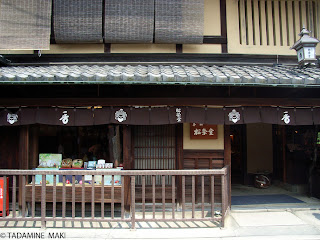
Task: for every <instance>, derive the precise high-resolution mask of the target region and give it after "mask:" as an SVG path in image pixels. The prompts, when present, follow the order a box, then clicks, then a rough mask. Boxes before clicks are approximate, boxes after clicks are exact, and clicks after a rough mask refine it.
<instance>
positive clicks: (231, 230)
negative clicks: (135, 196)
mask: <svg viewBox="0 0 320 240" xmlns="http://www.w3.org/2000/svg"><path fill="white" fill-rule="evenodd" d="M225 224H226V226H225V228H220V227H219V226H217V225H215V224H214V223H211V222H186V223H183V222H178V223H163V222H157V223H146V222H141V223H137V229H136V230H131V229H130V227H129V225H128V224H126V223H121V224H119V223H83V224H80V223H78V224H76V223H75V224H72V223H70V222H66V223H65V224H62V223H57V224H56V225H55V226H54V225H53V223H48V224H47V225H48V228H47V229H45V230H43V229H41V228H40V223H38V222H37V223H21V222H19V223H6V224H5V225H3V224H2V225H1V228H0V239H1V238H2V239H68V240H72V239H143V240H145V239H198V240H202V239H223V240H229V239H249V240H251V239H281V240H282V239H283V240H287V239H288V240H289V239H290V240H292V239H320V207H319V208H290V209H285V208H277V209H254V208H253V209H251V210H248V209H235V210H232V211H231V213H230V215H229V216H228V217H227V218H226V223H225Z"/></svg>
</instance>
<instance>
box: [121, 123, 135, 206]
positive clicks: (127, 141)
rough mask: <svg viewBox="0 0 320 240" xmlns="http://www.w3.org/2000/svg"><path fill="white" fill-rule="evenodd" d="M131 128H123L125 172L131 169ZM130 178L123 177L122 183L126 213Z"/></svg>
mask: <svg viewBox="0 0 320 240" xmlns="http://www.w3.org/2000/svg"><path fill="white" fill-rule="evenodd" d="M131 136H132V134H131V127H130V126H126V125H125V126H123V146H122V147H123V168H124V169H125V170H130V169H132V159H133V156H132V143H131ZM130 186H131V185H130V176H125V177H124V182H123V183H122V187H123V188H124V207H125V209H126V210H127V211H129V210H130V204H131V201H130V198H131V195H130V192H131V187H130Z"/></svg>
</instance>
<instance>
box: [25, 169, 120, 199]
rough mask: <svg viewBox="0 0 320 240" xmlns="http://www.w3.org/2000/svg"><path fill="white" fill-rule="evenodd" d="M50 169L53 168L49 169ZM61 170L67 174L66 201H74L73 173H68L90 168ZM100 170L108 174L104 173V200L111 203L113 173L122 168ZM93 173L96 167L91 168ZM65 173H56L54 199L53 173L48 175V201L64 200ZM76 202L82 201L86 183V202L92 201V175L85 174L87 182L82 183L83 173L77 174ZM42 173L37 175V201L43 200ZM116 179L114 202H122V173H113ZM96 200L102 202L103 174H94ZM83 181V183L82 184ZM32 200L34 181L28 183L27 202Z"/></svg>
mask: <svg viewBox="0 0 320 240" xmlns="http://www.w3.org/2000/svg"><path fill="white" fill-rule="evenodd" d="M35 170H48V168H36V169H35ZM49 170H52V168H51V169H49ZM59 170H60V171H61V172H64V174H63V175H64V176H65V181H66V182H65V188H66V189H65V202H72V179H73V178H72V175H69V174H68V170H88V169H74V168H66V169H61V168H60V169H59ZM98 170H99V171H104V172H105V173H106V174H105V175H104V200H103V202H105V203H111V202H112V199H111V191H112V173H113V172H115V171H121V169H116V168H114V169H98ZM90 171H92V173H93V175H94V172H95V169H91V170H90ZM63 175H56V197H55V200H54V197H53V190H54V188H53V175H46V202H54V201H56V202H63ZM74 177H75V178H74V179H75V185H74V192H75V196H74V197H75V202H82V187H83V184H84V202H92V201H91V197H92V183H93V181H92V175H84V180H85V182H83V183H82V175H75V176H74ZM41 180H42V175H36V176H35V190H34V191H35V202H40V201H41V190H42V189H41V188H42V187H41V186H42V184H41V183H42V181H41ZM113 180H114V183H113V184H114V199H113V202H115V203H120V202H121V188H122V185H121V175H113ZM94 182H95V184H94V201H93V202H96V203H97V202H101V201H102V195H101V190H102V185H101V182H102V176H101V175H94ZM80 183H81V184H80ZM31 201H32V183H29V184H26V202H27V203H28V202H31Z"/></svg>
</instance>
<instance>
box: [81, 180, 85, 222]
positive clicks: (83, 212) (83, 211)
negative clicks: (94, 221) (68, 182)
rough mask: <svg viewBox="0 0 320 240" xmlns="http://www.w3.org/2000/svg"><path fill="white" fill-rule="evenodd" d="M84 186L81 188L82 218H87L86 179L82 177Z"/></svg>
mask: <svg viewBox="0 0 320 240" xmlns="http://www.w3.org/2000/svg"><path fill="white" fill-rule="evenodd" d="M81 181H82V186H81V217H82V218H85V210H86V203H85V197H86V195H85V179H84V175H82V179H81Z"/></svg>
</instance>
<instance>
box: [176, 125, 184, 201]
mask: <svg viewBox="0 0 320 240" xmlns="http://www.w3.org/2000/svg"><path fill="white" fill-rule="evenodd" d="M176 159H177V162H176V163H177V165H176V169H178V170H179V169H183V124H178V125H177V127H176ZM176 181H177V194H176V196H177V203H178V204H181V199H182V188H181V176H179V177H177V178H176Z"/></svg>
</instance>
